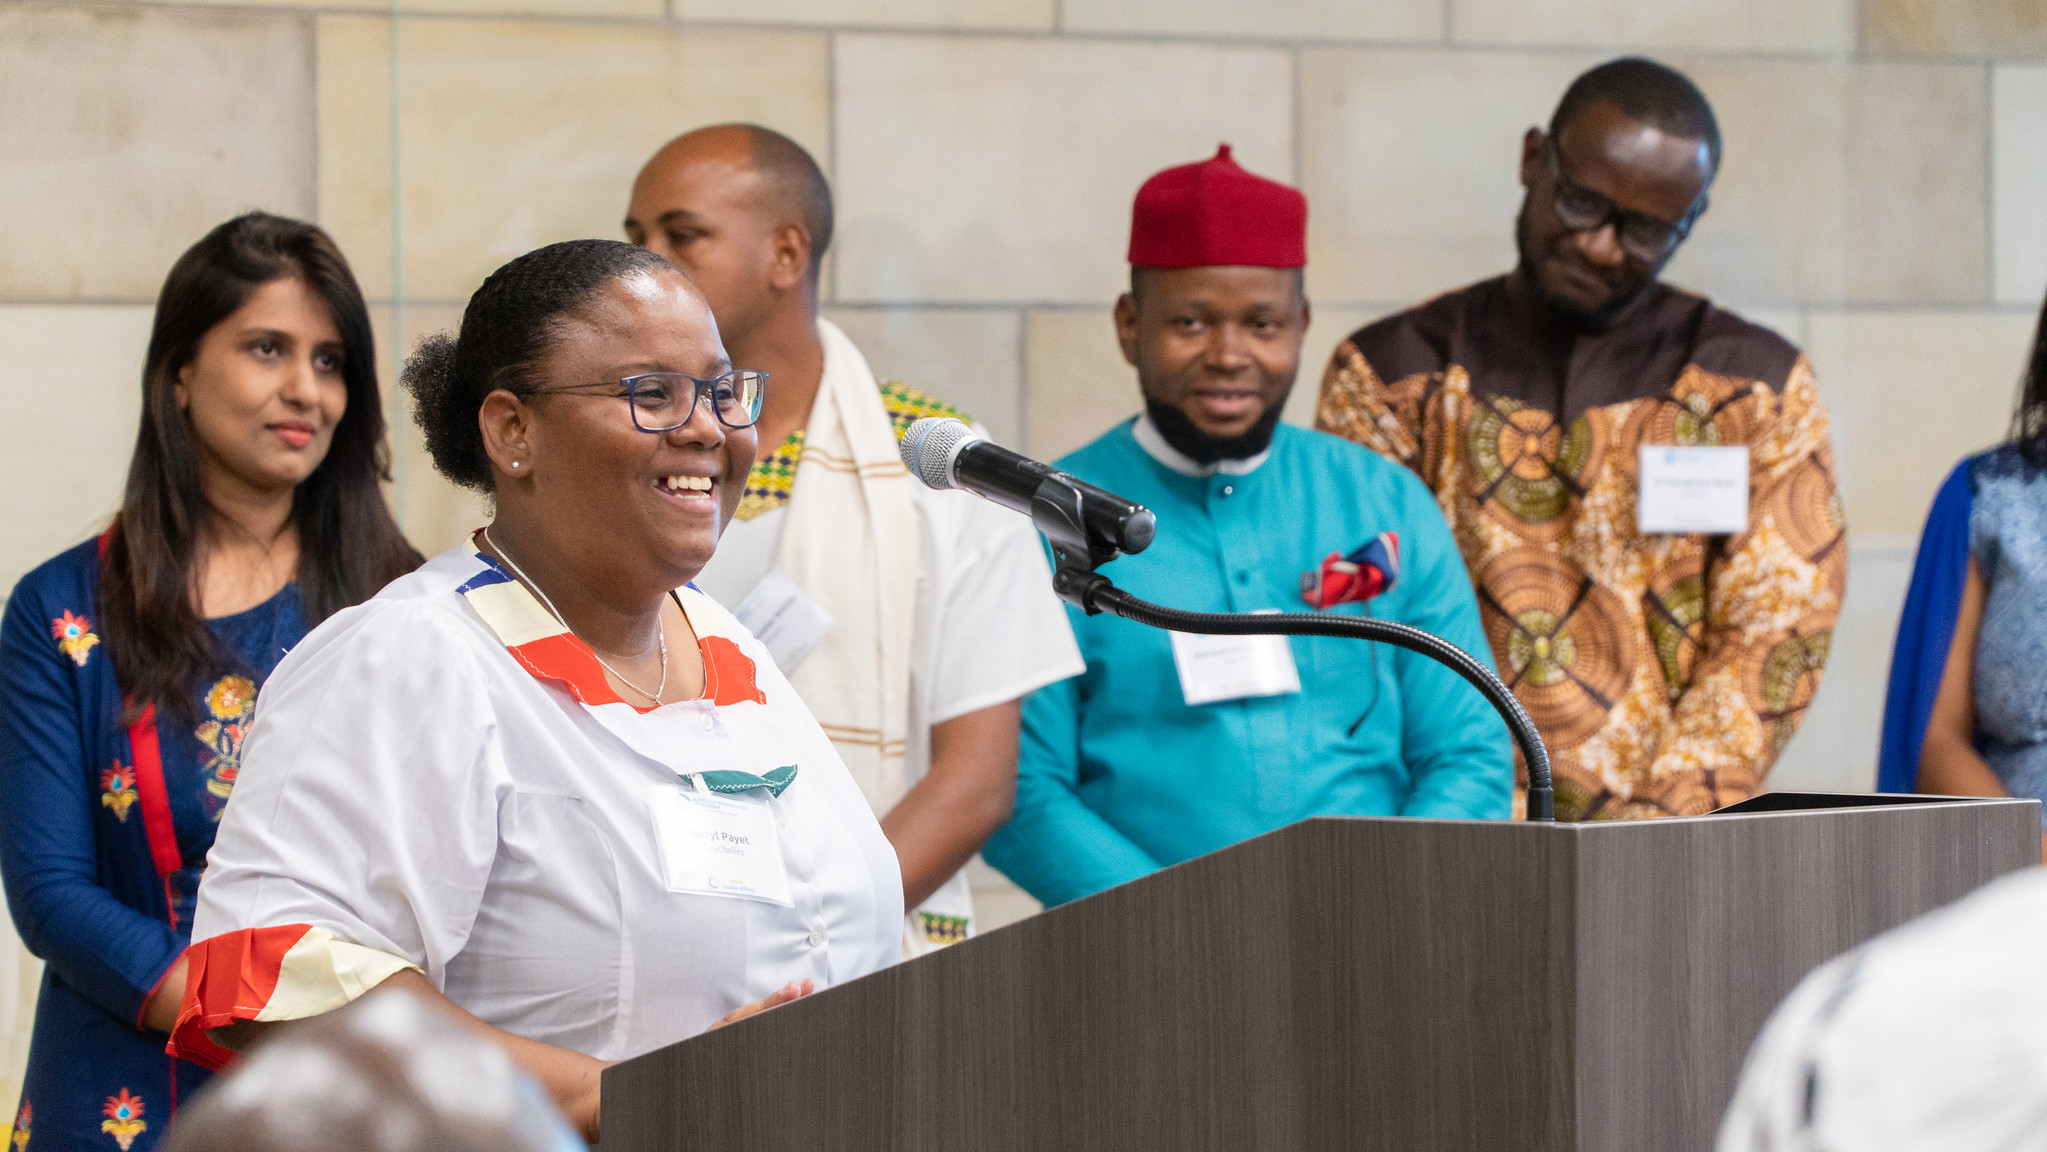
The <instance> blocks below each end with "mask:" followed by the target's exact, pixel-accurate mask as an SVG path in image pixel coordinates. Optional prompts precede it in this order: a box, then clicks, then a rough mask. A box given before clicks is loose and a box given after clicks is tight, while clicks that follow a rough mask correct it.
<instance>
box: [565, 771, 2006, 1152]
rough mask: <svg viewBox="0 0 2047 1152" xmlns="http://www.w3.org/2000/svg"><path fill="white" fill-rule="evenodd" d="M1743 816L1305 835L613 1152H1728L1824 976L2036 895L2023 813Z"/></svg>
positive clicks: (624, 1099)
mask: <svg viewBox="0 0 2047 1152" xmlns="http://www.w3.org/2000/svg"><path fill="white" fill-rule="evenodd" d="M1750 804H1751V805H1754V806H1755V808H1757V809H1763V810H1754V809H1750V810H1743V809H1749V808H1750V806H1749V805H1738V806H1736V807H1735V808H1733V809H1729V810H1726V811H1725V812H1724V813H1719V814H1714V815H1711V816H1703V817H1696V818H1687V819H1671V820H1656V821H1644V822H1638V823H1597V824H1554V825H1545V824H1522V823H1504V822H1502V823H1488V822H1478V821H1439V820H1393V819H1316V820H1308V821H1304V822H1302V823H1299V824H1295V825H1292V826H1290V827H1287V828H1284V829H1281V830H1280V831H1277V832H1274V833H1271V834H1269V835H1266V836H1262V837H1259V838H1257V839H1254V840H1250V841H1246V842H1245V843H1242V844H1238V845H1236V846H1234V847H1232V848H1228V849H1225V850H1223V851H1220V852H1216V853H1213V854H1211V855H1208V856H1203V857H1200V858H1198V859H1195V860H1190V861H1188V862H1186V863H1184V864H1181V865H1178V866H1176V867H1173V868H1168V869H1166V870H1164V871H1162V872H1159V873H1156V874H1154V875H1151V876H1147V877H1145V878H1143V879H1141V880H1138V881H1135V882H1133V883H1130V884H1125V885H1122V886H1120V887H1117V888H1113V889H1111V890H1109V891H1107V892H1102V893H1099V894H1097V895H1095V896H1091V897H1089V898H1087V899H1085V900H1079V901H1075V902H1073V903H1071V904H1067V905H1064V906H1061V907H1058V908H1054V909H1050V910H1048V911H1046V912H1045V913H1044V914H1042V915H1040V916H1036V917H1033V918H1031V919H1029V920H1025V921H1023V922H1021V923H1018V924H1014V925H1011V926H1009V927H1006V928H1003V929H1000V930H998V931H995V932H990V933H988V934H986V935H984V936H979V937H976V938H974V939H972V940H968V941H966V942H964V943H962V944H958V945H955V946H954V947H951V948H948V949H946V950H944V951H942V952H939V953H937V954H935V955H931V956H927V957H924V958H921V959H918V960H915V961H912V962H910V963H906V964H902V965H899V966H896V967H894V968H890V969H887V970H884V971H882V972H878V973H875V974H873V975H871V976H867V977H864V978H862V979H859V980H855V981H851V982H849V983H846V984H843V985H840V986H838V987H835V988H831V989H828V990H826V991H823V992H820V993H818V994H817V995H815V996H812V997H809V998H806V999H804V1000H801V1001H798V1002H796V1003H794V1004H790V1005H786V1006H784V1007H782V1008H778V1009H776V1010H774V1011H772V1012H768V1013H764V1014H762V1015H760V1016H758V1017H754V1018H752V1019H749V1020H746V1021H743V1022H741V1023H739V1024H736V1025H733V1026H730V1027H727V1028H723V1029H719V1030H717V1031H714V1032H709V1033H706V1034H704V1035H701V1036H698V1037H694V1038H692V1039H690V1040H686V1041H683V1042H681V1043H678V1044H675V1045H672V1046H670V1047H668V1048H664V1049H661V1050H659V1051H656V1052H652V1053H648V1054H646V1055H644V1056H640V1057H637V1058H635V1059H633V1060H629V1061H626V1062H624V1063H621V1064H619V1065H616V1066H614V1067H613V1068H611V1069H609V1070H607V1071H606V1072H605V1073H604V1085H603V1100H604V1103H603V1134H604V1139H603V1152H653V1150H657V1149H658V1150H662V1152H668V1150H671V1149H672V1150H675V1152H683V1150H688V1152H727V1150H739V1149H746V1150H748V1152H767V1150H780V1149H804V1150H812V1149H832V1150H837V1152H869V1150H872V1152H882V1150H884V1149H886V1150H893V1152H948V1150H954V1149H958V1150H974V1152H994V1150H1009V1149H1015V1150H1019V1152H1022V1150H1026V1149H1028V1150H1041V1149H1043V1150H1052V1149H1058V1150H1078V1149H1109V1150H1115V1152H1134V1150H1138V1149H1143V1150H1150V1149H1190V1150H1191V1149H1214V1150H1218V1152H1221V1150H1225V1149H1227V1150H1230V1152H1238V1150H1244V1149H1271V1150H1280V1152H1292V1150H1296V1149H1299V1150H1308V1149H1315V1150H1323V1149H1328V1150H1337V1149H1343V1150H1350V1149H1384V1150H1388V1152H1534V1150H1558V1152H1562V1150H1566V1149H1569V1150H1581V1149H1582V1150H1591V1149H1599V1150H1602V1152H1607V1150H1610V1152H1648V1150H1656V1152H1684V1150H1693V1149H1707V1148H1709V1147H1710V1146H1711V1144H1712V1140H1713V1135H1714V1133H1715V1131H1716V1130H1717V1128H1718V1125H1719V1121H1720V1116H1721V1113H1722V1112H1723V1110H1724V1109H1725V1108H1726V1105H1727V1101H1728V1100H1729V1098H1730V1097H1731V1096H1732V1094H1733V1090H1734V1084H1735V1079H1736V1076H1737V1075H1738V1073H1739V1071H1740V1066H1741V1062H1742V1060H1743V1058H1744V1056H1745V1055H1746V1054H1747V1051H1748V1047H1749V1044H1750V1043H1751V1041H1752V1040H1753V1039H1754V1037H1755V1035H1756V1033H1757V1032H1758V1031H1759V1030H1760V1028H1761V1027H1762V1025H1763V1022H1764V1021H1765V1020H1766V1019H1767V1018H1768V1016H1769V1014H1770V1012H1771V1010H1772V1009H1773V1008H1774V1007H1775V1006H1776V1004H1777V1002H1778V1001H1779V1000H1780V999H1782V998H1783V996H1784V995H1785V994H1786V993H1787V992H1789V991H1790V990H1791V988H1792V986H1793V985H1794V984H1796V983H1797V982H1798V980H1799V979H1800V978H1801V977H1802V976H1804V975H1805V973H1806V972H1807V971H1809V970H1810V969H1811V968H1813V967H1814V966H1816V965H1818V964H1819V963H1820V962H1822V961H1824V960H1826V959H1828V958H1830V957H1832V956H1834V955H1836V954H1838V953H1840V952H1842V951H1845V950H1847V949H1848V948H1851V947H1853V946H1855V945H1856V944H1859V943H1861V942H1862V941H1864V940H1867V939H1868V938H1870V937H1871V936H1874V935H1876V934H1878V933H1880V932H1882V931H1884V930H1885V929H1888V928H1891V927H1893V926H1895V925H1897V924H1900V923H1902V922H1904V921H1906V920H1908V919H1911V918H1912V917H1914V916H1917V915H1919V914H1921V913H1923V912H1926V911H1929V910H1931V909H1933V908H1935V907H1938V906H1940V905H1942V904H1945V903H1947V902H1949V901H1952V900H1954V899H1957V898H1959V897H1961V896H1963V895H1965V894H1967V893H1968V892H1969V891H1971V890H1972V889H1974V888H1976V887H1978V886H1979V885H1982V884H1983V883H1985V882H1987V881H1989V880H1991V879H1994V878H1995V877H1997V876H1999V875H2002V874H2004V873H2007V872H2011V871H2015V870H2017V869H2020V868H2024V867H2027V866H2029V865H2038V864H2039V863H2040V810H2039V805H2038V803H2037V802H2035V801H2030V800H2026V801H2020V800H1941V801H1933V802H1926V801H1925V798H1919V797H1868V796H1840V797H1797V796H1784V795H1781V794H1773V795H1765V796H1762V797H1758V798H1757V800H1756V801H1752V802H1750ZM1819 804H1838V805H1844V806H1837V807H1824V808H1821V807H1814V805H1819ZM1769 809H1778V810H1769ZM1801 809H1803V810H1801Z"/></svg>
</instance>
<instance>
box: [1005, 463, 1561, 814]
mask: <svg viewBox="0 0 2047 1152" xmlns="http://www.w3.org/2000/svg"><path fill="white" fill-rule="evenodd" d="M1077 483H1078V482H1077V481H1074V480H1072V478H1071V477H1068V476H1066V475H1065V474H1064V473H1053V474H1052V475H1050V476H1047V477H1045V479H1044V480H1043V481H1042V482H1040V483H1039V485H1038V489H1037V492H1036V493H1035V494H1034V495H1033V497H1032V499H1031V522H1032V523H1033V524H1035V525H1036V526H1037V529H1038V531H1039V532H1041V533H1043V534H1044V536H1045V539H1046V540H1047V541H1049V542H1050V543H1051V545H1052V557H1053V560H1054V562H1055V568H1054V571H1053V573H1052V590H1053V591H1054V592H1056V593H1058V594H1059V598H1060V599H1061V600H1064V601H1066V602H1067V603H1068V604H1071V605H1073V606H1074V607H1076V608H1078V609H1080V610H1081V611H1083V612H1085V613H1087V614H1088V615H1090V616H1098V615H1100V614H1102V613H1104V612H1107V613H1109V614H1110V615H1112V616H1120V617H1122V618H1123V619H1125V620H1130V621H1133V622H1135V623H1138V624H1143V625H1146V626H1148V627H1152V628H1159V629H1163V630H1165V631H1168V632H1188V633H1193V634H1195V635H1201V636H1347V637H1350V638H1352V639H1356V640H1366V641H1371V642H1373V643H1379V644H1391V645H1393V646H1394V647H1396V648H1404V649H1406V650H1407V651H1409V652H1415V653H1418V654H1420V655H1422V656H1425V657H1427V658H1429V659H1431V660H1434V661H1435V662H1436V663H1438V664H1441V665H1443V666H1444V667H1446V668H1448V669H1450V670H1451V671H1452V672H1455V673H1457V675H1459V676H1461V677H1463V679H1464V681H1465V682H1466V683H1468V684H1470V685H1471V686H1472V687H1473V688H1476V689H1478V692H1479V695H1481V696H1483V697H1485V700H1486V703H1488V704H1491V705H1492V706H1493V710H1494V711H1495V712H1498V713H1499V714H1500V719H1502V720H1504V721H1505V722H1506V724H1507V732H1508V734H1509V735H1511V736H1512V737H1513V738H1514V745H1515V747H1517V748H1519V749H1520V750H1521V760H1522V762H1523V763H1524V764H1526V765H1527V767H1528V819H1530V820H1532V821H1554V820H1555V819H1556V794H1555V791H1554V789H1553V788H1552V786H1551V782H1550V768H1549V751H1548V749H1546V748H1544V747H1543V744H1542V735H1541V733H1539V732H1537V731H1536V728H1535V721H1533V720H1532V719H1530V718H1529V716H1528V710H1527V709H1525V708H1523V707H1522V706H1521V701H1520V700H1519V699H1517V698H1516V697H1515V695H1514V693H1513V690H1512V689H1509V688H1508V687H1507V686H1506V685H1505V684H1504V683H1501V681H1500V678H1499V676H1497V675H1496V674H1494V672H1493V670H1492V669H1491V668H1488V667H1486V664H1485V662H1484V661H1483V660H1479V659H1477V658H1475V657H1473V656H1472V655H1471V653H1469V652H1466V651H1465V650H1464V649H1462V648H1459V647H1458V646H1457V645H1455V644H1452V643H1450V642H1449V641H1448V640H1445V639H1443V638H1442V637H1440V636H1435V635H1431V634H1430V633H1427V632H1424V631H1422V630H1421V629H1419V628H1414V627H1411V626H1409V625H1406V624H1400V623H1397V622H1395V621H1392V620H1375V619H1373V618H1371V617H1369V616H1336V615H1331V614H1327V613H1317V612H1283V613H1278V614H1270V613H1231V612H1188V611H1185V610H1183V609H1179V608H1168V607H1166V606H1165V605H1163V604H1154V603H1152V602H1150V601H1148V600H1144V599H1140V598H1139V597H1136V596H1133V595H1131V594H1130V593H1128V592H1125V591H1124V590H1122V589H1121V588H1118V587H1116V586H1115V585H1114V584H1113V583H1111V582H1110V580H1109V578H1108V577H1106V576H1104V575H1102V574H1101V573H1100V572H1097V571H1095V569H1096V568H1098V567H1100V566H1101V565H1103V564H1107V563H1108V562H1109V561H1111V560H1114V559H1115V558H1116V557H1118V556H1120V555H1122V554H1123V552H1122V550H1121V549H1119V548H1117V547H1116V545H1115V543H1114V542H1113V541H1111V540H1109V539H1108V538H1107V537H1105V536H1104V535H1102V534H1101V533H1099V532H1097V531H1094V530H1092V529H1091V528H1090V527H1089V526H1088V522H1087V519H1086V517H1084V516H1082V515H1081V492H1080V489H1079V488H1077V487H1075V484H1077Z"/></svg>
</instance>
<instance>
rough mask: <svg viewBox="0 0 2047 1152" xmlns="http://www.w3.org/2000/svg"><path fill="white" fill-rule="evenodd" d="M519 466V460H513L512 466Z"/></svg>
mask: <svg viewBox="0 0 2047 1152" xmlns="http://www.w3.org/2000/svg"><path fill="white" fill-rule="evenodd" d="M518 466H519V462H518V461H517V460H514V461H512V467H514V468H517V467H518Z"/></svg>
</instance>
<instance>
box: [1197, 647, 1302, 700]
mask: <svg viewBox="0 0 2047 1152" xmlns="http://www.w3.org/2000/svg"><path fill="white" fill-rule="evenodd" d="M1167 635H1169V636H1171V637H1172V641H1173V665H1174V667H1176V668H1178V669H1179V670H1180V695H1181V696H1183V697H1185V698H1186V700H1187V706H1188V707H1190V708H1191V707H1194V706H1196V705H1200V704H1214V703H1216V702H1218V701H1222V700H1242V699H1245V698H1247V697H1252V696H1284V695H1286V694H1288V693H1290V692H1299V691H1300V690H1301V673H1300V671H1299V670H1298V669H1296V668H1295V667H1294V648H1293V645H1291V644H1289V643H1287V638H1286V637H1284V636H1196V635H1194V634H1193V633H1190V632H1171V633H1168V634H1167Z"/></svg>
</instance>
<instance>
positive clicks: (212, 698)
mask: <svg viewBox="0 0 2047 1152" xmlns="http://www.w3.org/2000/svg"><path fill="white" fill-rule="evenodd" d="M206 710H207V711H208V712H211V713H212V714H213V719H211V720H207V721H205V722H204V723H202V724H200V725H199V727H198V728H196V729H194V730H193V732H192V735H194V736H197V737H198V738H199V743H201V744H203V745H205V746H206V761H205V763H204V764H202V765H201V767H202V768H204V769H205V770H206V791H207V793H208V794H209V795H211V796H212V797H213V802H210V803H209V804H208V808H209V809H210V810H211V812H212V815H213V818H214V819H215V820H218V819H220V813H221V810H222V809H223V807H224V806H225V805H226V804H227V798H228V794H229V793H231V792H233V791H234V790H235V777H236V776H238V775H240V773H241V770H242V736H243V734H244V733H246V732H247V731H248V730H249V722H250V721H251V720H252V719H254V716H255V711H256V685H255V683H254V682H252V681H251V680H250V679H249V678H248V677H247V676H223V677H221V678H220V681H219V683H217V684H215V685H214V686H213V687H212V688H211V689H209V690H207V693H206Z"/></svg>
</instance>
